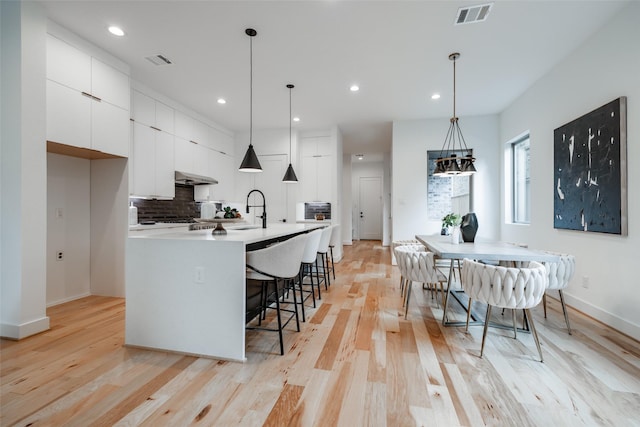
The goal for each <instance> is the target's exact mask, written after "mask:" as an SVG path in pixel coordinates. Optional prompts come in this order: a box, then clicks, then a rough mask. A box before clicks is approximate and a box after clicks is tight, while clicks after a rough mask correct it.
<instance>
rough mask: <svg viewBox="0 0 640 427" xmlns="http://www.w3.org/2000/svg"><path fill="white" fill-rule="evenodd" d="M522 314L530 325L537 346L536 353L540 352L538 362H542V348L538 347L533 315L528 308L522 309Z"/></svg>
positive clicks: (538, 342)
mask: <svg viewBox="0 0 640 427" xmlns="http://www.w3.org/2000/svg"><path fill="white" fill-rule="evenodd" d="M524 315H525V317H526V318H527V322H528V323H529V324H530V325H531V334H532V335H533V339H534V340H535V342H536V347H538V354H540V362H544V360H543V359H542V349H541V348H540V340H538V333H537V332H536V327H535V325H534V324H533V317H532V316H531V312H530V311H529V309H528V308H525V309H524Z"/></svg>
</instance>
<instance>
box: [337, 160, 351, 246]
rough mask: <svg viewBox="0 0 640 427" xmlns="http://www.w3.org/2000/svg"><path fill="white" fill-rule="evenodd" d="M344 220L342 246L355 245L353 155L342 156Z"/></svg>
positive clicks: (342, 224) (341, 224) (342, 221)
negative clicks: (352, 180) (352, 204)
mask: <svg viewBox="0 0 640 427" xmlns="http://www.w3.org/2000/svg"><path fill="white" fill-rule="evenodd" d="M339 185H341V186H342V218H341V220H340V221H341V222H340V227H341V232H342V233H341V234H342V244H343V245H352V244H353V216H352V208H351V200H352V198H353V195H352V191H351V190H352V188H351V187H352V184H351V155H350V154H343V155H342V182H341V183H340V184H339Z"/></svg>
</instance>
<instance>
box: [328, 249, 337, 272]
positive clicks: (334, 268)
mask: <svg viewBox="0 0 640 427" xmlns="http://www.w3.org/2000/svg"><path fill="white" fill-rule="evenodd" d="M329 251H330V252H331V272H332V273H333V280H336V266H335V264H334V263H333V246H329Z"/></svg>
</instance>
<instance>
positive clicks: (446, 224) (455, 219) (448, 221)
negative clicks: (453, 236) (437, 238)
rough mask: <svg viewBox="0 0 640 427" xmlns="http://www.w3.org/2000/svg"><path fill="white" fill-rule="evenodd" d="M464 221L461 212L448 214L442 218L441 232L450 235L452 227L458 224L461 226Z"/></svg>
mask: <svg viewBox="0 0 640 427" xmlns="http://www.w3.org/2000/svg"><path fill="white" fill-rule="evenodd" d="M461 222H462V216H460V215H459V214H455V213H453V212H451V213H448V214H446V215H445V216H444V217H443V218H442V231H441V232H440V234H442V235H445V236H448V235H449V234H450V232H451V229H452V228H453V227H456V226H460V223H461Z"/></svg>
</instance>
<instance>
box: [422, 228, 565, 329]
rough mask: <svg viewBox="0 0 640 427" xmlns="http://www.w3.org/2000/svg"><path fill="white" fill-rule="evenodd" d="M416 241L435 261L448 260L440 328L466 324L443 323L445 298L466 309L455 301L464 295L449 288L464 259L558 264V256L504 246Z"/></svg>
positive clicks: (429, 238) (445, 239)
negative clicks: (458, 263) (457, 267)
mask: <svg viewBox="0 0 640 427" xmlns="http://www.w3.org/2000/svg"><path fill="white" fill-rule="evenodd" d="M416 239H417V240H418V241H419V242H420V243H422V244H423V245H424V246H425V247H426V249H427V250H428V251H429V252H433V253H434V255H435V257H436V258H440V259H445V260H451V263H450V265H449V275H448V279H447V288H446V290H445V297H444V303H443V310H442V324H443V325H444V326H464V325H465V324H466V321H449V320H447V306H448V303H449V299H450V298H449V297H451V296H452V297H453V298H454V299H455V300H456V301H457V302H458V303H459V304H460V305H461V306H462V307H463V309H464V310H465V312H466V311H467V310H468V307H467V305H465V304H463V302H462V301H461V300H460V298H459V297H458V294H459V293H464V291H463V290H461V289H460V290H453V289H452V287H451V282H452V277H453V275H454V262H456V261H461V260H463V259H465V258H467V259H472V260H477V261H482V262H491V263H498V262H500V261H506V262H527V261H538V262H557V261H559V260H560V257H559V256H558V255H555V254H552V253H549V252H546V251H542V250H537V249H530V248H528V247H525V246H522V245H517V244H514V243H508V242H501V241H492V240H484V239H476V240H475V241H474V242H460V243H453V241H452V238H451V236H444V235H423V234H419V235H416ZM460 280H461V281H462V278H460ZM471 318H472V319H473V322H474V323H482V322H481V321H479V320H478V316H476V315H475V314H474V313H473V312H472V314H471Z"/></svg>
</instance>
